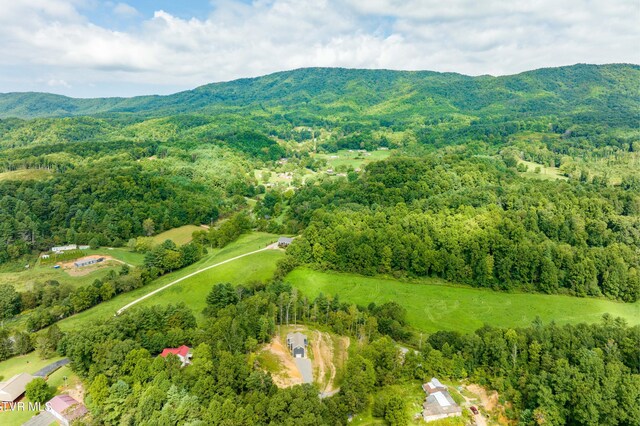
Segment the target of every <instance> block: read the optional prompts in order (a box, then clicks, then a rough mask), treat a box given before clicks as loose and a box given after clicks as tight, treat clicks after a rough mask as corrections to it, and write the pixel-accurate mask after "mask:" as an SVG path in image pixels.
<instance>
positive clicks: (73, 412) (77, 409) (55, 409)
mask: <svg viewBox="0 0 640 426" xmlns="http://www.w3.org/2000/svg"><path fill="white" fill-rule="evenodd" d="M45 407H46V408H45V409H46V410H47V411H48V412H50V413H51V414H53V416H54V417H55V418H56V419H57V420H58V421H59V422H60V423H62V424H63V425H64V426H69V425H70V424H71V423H72V422H73V421H74V420H76V419H79V418H80V417H82V416H84V415H85V414H87V413H88V410H87V407H85V406H84V404H82V403H80V402H78V401H76V400H75V399H73V398H72V397H71V396H69V395H57V396H54V397H53V398H52V399H51V400H49V401H48V402H47V403H46V404H45Z"/></svg>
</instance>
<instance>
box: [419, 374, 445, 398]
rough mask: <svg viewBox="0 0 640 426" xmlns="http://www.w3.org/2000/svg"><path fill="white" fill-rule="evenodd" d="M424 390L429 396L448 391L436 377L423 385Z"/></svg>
mask: <svg viewBox="0 0 640 426" xmlns="http://www.w3.org/2000/svg"><path fill="white" fill-rule="evenodd" d="M422 390H424V391H425V392H426V393H427V395H430V394H432V393H436V392H440V391H446V390H447V387H446V386H445V385H443V384H442V383H440V380H438V379H436V378H435V377H432V378H431V381H430V382H427V383H425V384H424V385H422Z"/></svg>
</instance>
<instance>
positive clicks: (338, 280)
mask: <svg viewBox="0 0 640 426" xmlns="http://www.w3.org/2000/svg"><path fill="white" fill-rule="evenodd" d="M286 280H287V281H288V282H290V283H291V284H293V285H294V286H295V287H297V288H299V289H300V290H301V291H302V292H303V293H304V294H305V295H307V296H309V297H315V296H317V295H318V294H319V293H321V292H322V293H324V294H330V295H333V294H339V295H340V299H341V300H342V301H348V302H353V303H356V304H359V305H363V306H366V305H368V304H369V303H371V302H375V303H377V304H382V303H385V302H388V301H396V302H398V303H400V304H401V305H402V306H404V307H405V308H406V309H407V318H408V320H409V322H410V324H411V325H412V326H414V327H416V328H418V329H420V330H424V331H426V332H433V331H436V330H457V331H461V332H472V331H474V330H476V329H478V328H480V327H482V325H483V324H485V323H486V324H490V325H493V326H499V327H522V326H527V325H529V324H531V322H532V321H533V320H534V319H535V318H536V316H538V317H540V318H541V319H542V321H544V322H546V323H548V322H550V321H555V322H557V323H559V324H565V323H578V322H597V321H599V320H600V318H601V316H602V314H604V313H610V314H611V315H613V316H616V317H618V316H619V317H623V318H625V319H626V320H627V321H628V323H629V324H632V325H635V324H640V302H636V303H633V304H630V303H618V302H613V301H609V300H603V299H592V298H577V297H571V296H560V295H546V294H525V293H503V292H496V291H492V290H487V289H475V288H470V287H456V286H450V285H446V284H445V283H444V282H442V281H440V280H435V279H428V280H424V281H423V282H421V283H406V282H400V281H394V280H391V279H382V278H373V277H363V276H359V275H353V274H339V273H332V272H318V271H313V270H310V269H296V270H294V271H293V272H291V273H290V274H289V275H288V276H287V277H286Z"/></svg>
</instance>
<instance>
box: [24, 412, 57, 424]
mask: <svg viewBox="0 0 640 426" xmlns="http://www.w3.org/2000/svg"><path fill="white" fill-rule="evenodd" d="M55 421H56V418H55V417H54V416H53V414H51V413H50V412H48V411H40V414H38V415H37V416H33V417H31V418H30V419H29V420H27V421H26V422H24V423H22V426H49V425H50V424H51V423H54V422H55Z"/></svg>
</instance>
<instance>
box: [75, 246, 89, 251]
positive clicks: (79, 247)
mask: <svg viewBox="0 0 640 426" xmlns="http://www.w3.org/2000/svg"><path fill="white" fill-rule="evenodd" d="M90 248H91V246H78V249H79V250H89V249H90Z"/></svg>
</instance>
